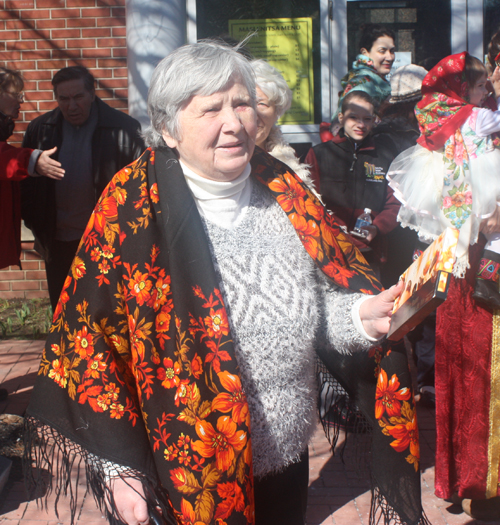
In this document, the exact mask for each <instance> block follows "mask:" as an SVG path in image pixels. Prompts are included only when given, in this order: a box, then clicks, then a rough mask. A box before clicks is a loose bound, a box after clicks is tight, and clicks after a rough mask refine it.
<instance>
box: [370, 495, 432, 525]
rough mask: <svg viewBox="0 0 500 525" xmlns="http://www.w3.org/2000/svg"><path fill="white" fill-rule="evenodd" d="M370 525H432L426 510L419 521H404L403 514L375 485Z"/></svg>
mask: <svg viewBox="0 0 500 525" xmlns="http://www.w3.org/2000/svg"><path fill="white" fill-rule="evenodd" d="M370 525H432V523H431V522H430V521H429V519H428V518H427V516H426V515H425V513H424V511H423V510H422V516H421V517H420V519H419V520H418V521H415V522H413V521H412V522H411V523H410V522H409V521H403V520H402V519H401V516H400V515H399V514H398V513H397V512H396V510H395V509H394V508H393V507H392V506H391V505H390V504H389V502H388V501H387V499H386V498H385V497H384V496H383V494H382V493H381V492H380V491H379V490H378V489H377V487H374V488H373V489H372V503H371V508H370Z"/></svg>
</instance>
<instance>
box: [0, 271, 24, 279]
mask: <svg viewBox="0 0 500 525" xmlns="http://www.w3.org/2000/svg"><path fill="white" fill-rule="evenodd" d="M20 279H24V272H23V271H21V270H5V271H3V272H0V281H14V280H20Z"/></svg>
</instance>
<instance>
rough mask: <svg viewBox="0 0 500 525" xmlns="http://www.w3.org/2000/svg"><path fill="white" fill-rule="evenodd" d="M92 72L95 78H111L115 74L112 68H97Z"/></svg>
mask: <svg viewBox="0 0 500 525" xmlns="http://www.w3.org/2000/svg"><path fill="white" fill-rule="evenodd" d="M92 74H93V75H94V77H95V78H97V79H100V78H111V77H112V76H113V70H112V69H95V70H94V71H92Z"/></svg>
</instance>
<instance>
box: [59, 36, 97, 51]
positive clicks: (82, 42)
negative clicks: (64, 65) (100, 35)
mask: <svg viewBox="0 0 500 525" xmlns="http://www.w3.org/2000/svg"><path fill="white" fill-rule="evenodd" d="M66 46H67V47H68V48H77V49H82V48H89V47H90V48H95V38H79V39H77V40H68V41H67V42H66Z"/></svg>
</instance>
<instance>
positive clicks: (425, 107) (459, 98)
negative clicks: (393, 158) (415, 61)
mask: <svg viewBox="0 0 500 525" xmlns="http://www.w3.org/2000/svg"><path fill="white" fill-rule="evenodd" d="M466 56H467V52H466V51H463V52H462V53H458V54H456V55H450V56H448V57H446V58H443V60H441V61H440V62H439V63H438V64H437V65H436V66H434V67H433V68H432V69H431V70H430V71H429V73H427V75H426V77H425V78H424V81H423V82H422V100H421V101H420V102H419V103H418V104H417V107H416V108H415V115H416V116H417V120H418V125H419V127H420V133H421V135H420V138H419V139H418V141H417V142H418V143H419V144H420V145H421V146H423V147H424V148H427V149H428V150H430V151H436V150H438V149H440V148H442V147H443V146H444V144H445V142H446V141H447V140H448V139H449V138H450V137H451V136H452V135H453V134H454V133H455V131H456V130H457V129H458V128H460V126H461V125H462V124H463V123H464V122H465V121H466V120H467V118H468V117H469V115H470V114H471V112H472V109H473V107H474V106H473V105H472V104H469V102H468V87H467V83H466V81H465V57H466Z"/></svg>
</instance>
